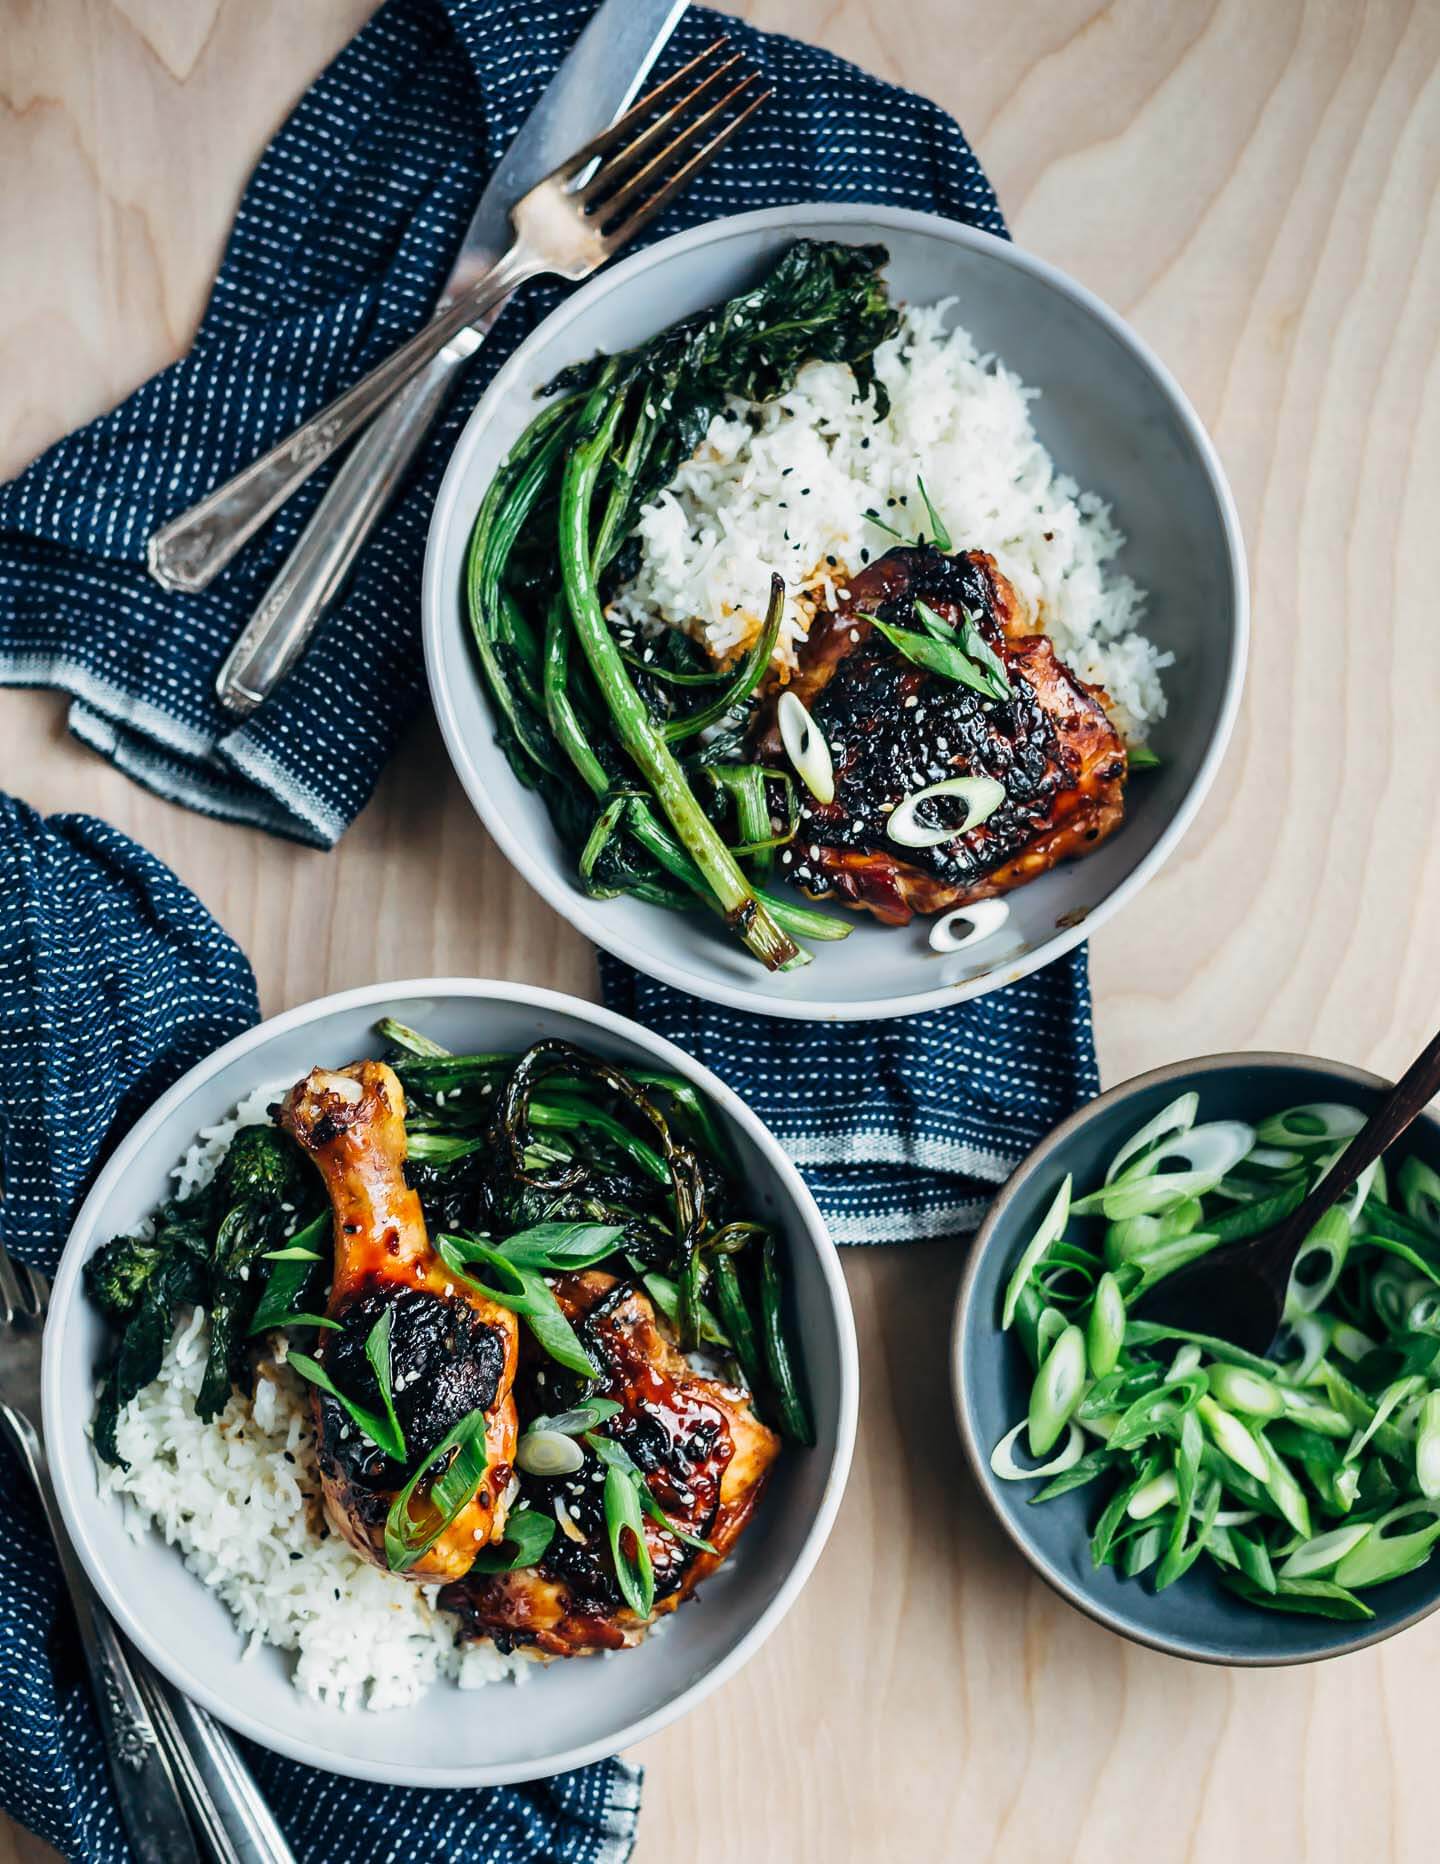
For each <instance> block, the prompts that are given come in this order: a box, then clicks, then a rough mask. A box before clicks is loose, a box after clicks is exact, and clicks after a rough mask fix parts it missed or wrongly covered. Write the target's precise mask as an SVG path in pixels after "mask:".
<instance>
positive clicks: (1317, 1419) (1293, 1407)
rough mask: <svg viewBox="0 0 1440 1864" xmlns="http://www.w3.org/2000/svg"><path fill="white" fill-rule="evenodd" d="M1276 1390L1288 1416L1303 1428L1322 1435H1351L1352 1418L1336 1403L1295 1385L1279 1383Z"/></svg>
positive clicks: (1337, 1436)
mask: <svg viewBox="0 0 1440 1864" xmlns="http://www.w3.org/2000/svg"><path fill="white" fill-rule="evenodd" d="M1275 1390H1276V1392H1277V1394H1278V1395H1279V1398H1280V1403H1281V1405H1282V1406H1283V1407H1284V1411H1285V1415H1286V1417H1288V1418H1290V1419H1292V1420H1293V1421H1294V1422H1295V1423H1296V1424H1298V1425H1299V1426H1300V1428H1301V1429H1302V1430H1310V1431H1314V1432H1315V1434H1316V1435H1317V1436H1320V1437H1335V1438H1339V1437H1349V1436H1350V1435H1351V1428H1352V1427H1351V1424H1350V1420H1349V1419H1348V1418H1347V1417H1346V1416H1345V1415H1344V1414H1343V1412H1340V1411H1337V1410H1336V1409H1335V1407H1334V1405H1330V1404H1326V1403H1325V1401H1324V1399H1323V1398H1318V1397H1316V1395H1315V1393H1314V1392H1310V1391H1304V1390H1302V1389H1301V1388H1300V1387H1298V1386H1295V1385H1277V1386H1276V1387H1275Z"/></svg>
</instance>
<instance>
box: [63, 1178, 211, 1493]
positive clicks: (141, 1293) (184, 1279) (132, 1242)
mask: <svg viewBox="0 0 1440 1864" xmlns="http://www.w3.org/2000/svg"><path fill="white" fill-rule="evenodd" d="M208 1202H209V1198H208V1193H203V1192H202V1193H201V1195H200V1196H199V1197H198V1198H192V1199H189V1200H187V1201H186V1202H184V1203H179V1202H176V1203H170V1204H167V1205H166V1206H165V1207H164V1209H163V1210H162V1211H161V1213H160V1217H159V1220H158V1221H157V1223H156V1226H155V1234H154V1236H153V1237H152V1238H143V1237H136V1236H117V1237H116V1238H115V1240H114V1241H113V1242H110V1243H107V1244H106V1245H105V1247H104V1248H103V1249H99V1250H97V1251H96V1253H95V1255H94V1256H93V1257H92V1258H91V1260H90V1261H89V1262H88V1263H87V1264H86V1267H85V1282H86V1287H87V1288H88V1290H89V1292H90V1295H91V1298H92V1299H93V1300H94V1301H95V1302H96V1304H97V1305H98V1306H99V1307H100V1308H101V1309H102V1310H103V1311H104V1313H105V1314H106V1315H107V1317H108V1318H109V1319H110V1321H111V1322H112V1323H113V1324H114V1325H115V1326H116V1327H117V1328H118V1329H119V1339H118V1341H117V1343H116V1346H115V1350H114V1353H113V1355H112V1357H111V1360H110V1364H109V1366H108V1367H107V1368H106V1371H105V1375H104V1376H105V1384H104V1389H103V1391H102V1392H101V1394H100V1403H99V1406H98V1408H97V1410H96V1413H95V1448H96V1449H97V1450H98V1451H99V1453H100V1455H101V1456H103V1457H104V1458H105V1460H106V1462H108V1463H116V1464H118V1465H119V1466H120V1467H121V1468H122V1469H123V1468H124V1467H125V1466H126V1465H125V1459H124V1457H123V1456H121V1454H120V1451H119V1448H118V1446H117V1444H116V1441H115V1429H116V1425H117V1424H118V1422H119V1419H120V1413H121V1411H122V1410H123V1409H124V1407H125V1406H126V1405H127V1404H129V1402H130V1400H131V1399H132V1398H133V1397H135V1395H136V1394H137V1393H138V1392H140V1391H142V1390H143V1389H144V1387H145V1386H147V1385H148V1384H149V1383H150V1381H151V1380H152V1379H153V1378H155V1377H156V1376H157V1375H158V1373H159V1371H160V1362H161V1360H162V1359H163V1358H164V1355H165V1342H166V1341H167V1340H168V1339H169V1338H170V1329H171V1326H172V1324H173V1318H174V1314H175V1310H176V1309H177V1308H178V1307H181V1306H183V1305H184V1304H186V1303H187V1302H195V1301H201V1300H204V1298H205V1295H206V1292H207V1286H208V1282H207V1275H206V1258H207V1255H208V1249H209V1244H208V1237H207V1234H206V1226H205V1224H204V1222H203V1221H202V1220H201V1213H202V1212H203V1211H204V1210H205V1209H206V1208H207V1207H208Z"/></svg>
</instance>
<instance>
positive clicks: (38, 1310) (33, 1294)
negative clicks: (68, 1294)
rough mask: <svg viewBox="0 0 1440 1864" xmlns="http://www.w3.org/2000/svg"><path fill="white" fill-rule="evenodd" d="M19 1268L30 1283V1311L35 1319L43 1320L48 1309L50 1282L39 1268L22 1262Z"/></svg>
mask: <svg viewBox="0 0 1440 1864" xmlns="http://www.w3.org/2000/svg"><path fill="white" fill-rule="evenodd" d="M20 1269H21V1273H22V1274H23V1275H24V1276H25V1277H26V1279H27V1280H28V1281H29V1283H30V1312H31V1313H32V1314H33V1315H34V1316H35V1318H36V1319H37V1320H44V1318H45V1316H46V1314H47V1313H49V1311H50V1284H49V1282H48V1281H46V1279H45V1277H44V1276H43V1275H42V1274H41V1273H40V1271H39V1269H32V1268H31V1267H30V1266H29V1265H28V1264H23V1263H22V1264H21V1265H20Z"/></svg>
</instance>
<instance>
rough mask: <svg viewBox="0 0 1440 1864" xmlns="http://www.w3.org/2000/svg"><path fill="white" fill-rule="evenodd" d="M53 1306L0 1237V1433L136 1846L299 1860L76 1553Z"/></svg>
mask: <svg viewBox="0 0 1440 1864" xmlns="http://www.w3.org/2000/svg"><path fill="white" fill-rule="evenodd" d="M49 1305H50V1286H49V1283H48V1282H47V1281H46V1280H45V1277H44V1276H43V1275H41V1274H39V1273H38V1272H37V1271H36V1270H35V1269H31V1268H27V1267H26V1266H25V1265H24V1264H23V1263H19V1262H16V1261H15V1260H14V1259H13V1258H12V1257H11V1256H10V1255H9V1254H8V1252H7V1251H6V1249H5V1248H4V1246H3V1244H0V1434H3V1435H4V1437H5V1438H6V1440H7V1441H8V1442H9V1443H10V1445H11V1447H12V1448H13V1449H14V1450H15V1453H16V1455H17V1456H18V1457H19V1458H20V1461H21V1463H22V1464H23V1465H24V1467H25V1469H26V1471H27V1472H28V1474H29V1476H30V1480H31V1481H32V1482H33V1483H34V1485H35V1490H36V1493H37V1494H38V1495H39V1497H40V1505H41V1507H42V1509H43V1510H44V1514H45V1520H46V1524H47V1525H48V1527H49V1529H50V1535H51V1538H52V1539H53V1541H54V1543H55V1551H56V1553H57V1554H58V1555H59V1557H60V1570H61V1573H62V1575H63V1577H64V1580H65V1585H66V1589H67V1591H68V1592H69V1595H70V1602H71V1605H72V1606H73V1608H74V1611H75V1621H76V1624H77V1626H78V1627H79V1631H80V1644H81V1648H82V1649H83V1651H84V1653H85V1661H86V1663H87V1665H88V1666H89V1670H90V1680H91V1682H92V1684H93V1685H94V1693H95V1705H96V1708H97V1709H98V1711H99V1715H100V1728H101V1733H102V1735H103V1737H104V1741H105V1753H106V1758H107V1759H108V1761H109V1763H110V1777H111V1780H112V1781H113V1783H114V1786H115V1796H116V1799H117V1801H118V1803H119V1807H120V1816H121V1819H122V1821H123V1822H124V1825H125V1831H126V1835H127V1837H128V1838H129V1840H130V1844H131V1847H132V1849H133V1851H134V1853H135V1856H136V1858H137V1859H139V1860H140V1864H192V1861H193V1864H203V1861H204V1860H205V1859H206V1858H207V1857H209V1858H212V1859H215V1860H218V1864H294V1859H293V1857H292V1854H291V1852H290V1849H289V1847H288V1846H287V1845H286V1843H285V1840H284V1837H283V1836H282V1835H281V1832H280V1828H279V1827H278V1826H277V1825H276V1823H275V1820H274V1817H273V1815H272V1814H271V1812H270V1809H269V1807H268V1806H267V1805H266V1804H265V1802H264V1800H263V1799H262V1798H261V1796H260V1792H259V1789H258V1788H257V1787H256V1785H255V1782H254V1780H253V1779H252V1778H251V1777H250V1772H249V1769H248V1768H247V1767H246V1765H245V1763H244V1761H243V1760H242V1759H241V1758H240V1755H239V1753H238V1752H237V1750H236V1748H235V1746H234V1743H233V1742H232V1741H231V1740H230V1737H229V1736H228V1735H227V1734H226V1733H225V1731H224V1730H223V1729H222V1728H221V1727H220V1726H219V1725H218V1724H217V1723H216V1722H214V1721H213V1720H212V1719H211V1718H210V1716H208V1715H207V1714H206V1713H205V1711H204V1710H203V1709H201V1708H199V1707H197V1706H196V1705H195V1704H194V1703H192V1702H190V1701H188V1700H187V1699H186V1698H185V1697H184V1696H182V1695H180V1694H179V1693H178V1692H174V1693H173V1694H172V1692H171V1691H170V1688H169V1685H168V1684H166V1683H164V1682H162V1681H161V1679H160V1677H159V1676H157V1675H156V1673H155V1671H154V1670H152V1669H151V1668H150V1666H149V1664H147V1663H146V1662H145V1660H144V1658H142V1657H141V1656H140V1655H139V1654H138V1652H136V1651H133V1650H131V1649H130V1647H129V1645H127V1644H126V1643H125V1641H124V1639H123V1638H122V1637H121V1636H120V1633H119V1632H118V1631H117V1630H116V1628H115V1625H114V1624H113V1622H112V1621H111V1618H110V1615H109V1613H108V1612H107V1611H106V1610H105V1608H104V1606H103V1605H102V1604H101V1602H100V1599H99V1597H98V1596H97V1594H96V1592H95V1589H94V1587H93V1586H92V1585H91V1584H90V1580H89V1577H88V1575H87V1574H86V1572H85V1569H84V1567H83V1566H81V1564H80V1561H79V1559H78V1558H77V1557H76V1553H75V1549H74V1547H73V1546H72V1545H71V1543H70V1536H69V1534H68V1533H67V1531H66V1528H65V1523H64V1520H63V1518H62V1516H61V1513H60V1506H59V1503H58V1502H57V1501H56V1499H55V1489H54V1485H53V1484H52V1482H51V1480H50V1468H49V1464H48V1462H47V1460H46V1456H45V1445H44V1441H43V1438H42V1435H41V1422H40V1357H41V1339H42V1333H43V1329H44V1325H45V1315H46V1311H47V1309H48V1308H49Z"/></svg>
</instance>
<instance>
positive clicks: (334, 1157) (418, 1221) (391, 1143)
mask: <svg viewBox="0 0 1440 1864" xmlns="http://www.w3.org/2000/svg"><path fill="white" fill-rule="evenodd" d="M281 1124H282V1126H283V1127H284V1129H285V1130H286V1132H288V1133H289V1134H290V1135H291V1136H292V1138H294V1139H295V1140H296V1141H297V1142H298V1143H299V1144H300V1145H301V1146H302V1147H303V1148H304V1149H305V1150H306V1151H307V1152H308V1153H309V1154H310V1156H311V1158H313V1159H314V1161H315V1163H316V1165H317V1166H318V1167H319V1169H320V1172H321V1175H322V1177H323V1178H324V1181H325V1186H326V1189H327V1190H328V1192H329V1194H330V1202H331V1206H332V1209H333V1213H334V1238H335V1270H334V1280H333V1282H332V1284H331V1290H330V1298H329V1302H328V1305H327V1308H326V1313H327V1315H328V1316H329V1318H330V1319H332V1320H335V1321H337V1322H338V1323H339V1330H338V1331H330V1330H326V1331H322V1332H321V1334H320V1336H319V1345H318V1346H317V1348H316V1357H317V1358H318V1359H319V1360H320V1361H321V1364H322V1365H323V1367H324V1370H325V1372H326V1373H327V1374H328V1375H329V1377H330V1379H331V1380H332V1381H333V1383H334V1384H335V1385H336V1386H337V1388H338V1389H339V1390H341V1391H342V1392H344V1393H345V1395H346V1396H347V1397H348V1398H350V1399H351V1400H352V1402H354V1403H356V1404H358V1405H363V1406H365V1407H366V1408H367V1409H369V1410H371V1411H373V1412H377V1413H378V1412H379V1411H380V1410H381V1408H382V1404H383V1400H382V1398H381V1394H380V1389H379V1385H378V1382H377V1379H376V1376H375V1372H374V1369H373V1367H372V1366H371V1364H370V1362H369V1359H368V1358H367V1355H366V1351H365V1348H366V1342H367V1340H368V1339H369V1338H370V1335H371V1332H372V1330H373V1328H374V1326H375V1323H376V1322H377V1321H378V1320H379V1319H380V1318H381V1316H382V1315H383V1314H384V1313H385V1312H386V1311H387V1309H388V1311H389V1313H390V1317H391V1320H390V1365H391V1383H392V1386H393V1400H394V1406H395V1411H396V1415H397V1417H398V1419H399V1422H400V1425H401V1428H402V1430H403V1433H404V1438H405V1450H406V1459H407V1464H408V1468H409V1470H413V1469H415V1468H416V1467H418V1465H419V1464H420V1462H421V1461H422V1459H423V1458H424V1457H425V1456H426V1455H428V1454H429V1452H430V1451H432V1450H433V1449H434V1448H435V1447H436V1445H437V1444H439V1443H440V1441H441V1439H442V1438H443V1437H444V1436H445V1435H446V1434H447V1433H448V1432H449V1431H451V1430H452V1429H453V1428H454V1427H455V1425H457V1424H458V1423H459V1422H460V1421H461V1419H462V1418H465V1417H467V1416H468V1415H470V1414H471V1413H472V1412H474V1411H476V1410H483V1411H484V1412H485V1414H486V1419H487V1427H486V1433H485V1449H486V1455H487V1467H486V1469H485V1472H484V1475H483V1476H482V1477H481V1479H480V1482H479V1484H478V1486H477V1488H476V1490H475V1493H474V1496H473V1497H472V1499H471V1501H470V1502H469V1503H468V1505H467V1506H466V1507H464V1508H463V1509H461V1511H460V1513H459V1515H458V1516H457V1517H456V1519H455V1520H454V1521H452V1522H451V1523H450V1525H449V1526H448V1527H447V1528H446V1529H445V1531H444V1532H443V1533H442V1534H441V1535H440V1537H439V1538H438V1539H437V1540H436V1541H435V1543H434V1545H433V1546H431V1547H430V1548H429V1549H428V1551H427V1552H425V1553H424V1554H423V1555H422V1556H421V1557H420V1558H419V1560H418V1561H416V1563H415V1564H414V1565H413V1566H412V1567H411V1568H410V1569H409V1571H408V1573H407V1575H406V1576H407V1577H408V1578H410V1579H412V1580H416V1581H418V1582H420V1583H422V1584H431V1585H433V1584H434V1583H435V1582H436V1581H439V1580H446V1579H453V1578H456V1577H457V1576H458V1575H460V1574H461V1573H464V1572H466V1571H467V1570H468V1569H469V1567H470V1565H471V1563H472V1561H473V1560H474V1558H475V1555H476V1553H477V1551H478V1550H479V1549H480V1548H481V1547H482V1546H485V1545H487V1544H489V1543H490V1542H491V1541H495V1540H499V1539H500V1538H501V1536H502V1535H503V1533H504V1527H505V1500H504V1498H505V1494H506V1490H507V1489H508V1487H509V1485H510V1479H511V1466H512V1463H513V1460H514V1455H515V1437H516V1412H515V1400H514V1396H513V1394H512V1387H513V1385H514V1381H515V1368H516V1356H517V1325H516V1319H515V1316H514V1314H512V1313H511V1312H510V1311H509V1310H508V1309H507V1308H504V1307H501V1306H499V1305H498V1304H497V1303H496V1302H493V1301H490V1300H487V1299H486V1297H485V1296H484V1295H483V1294H482V1293H481V1292H480V1291H479V1290H478V1289H475V1288H474V1287H471V1286H468V1285H462V1284H461V1283H459V1282H458V1281H457V1280H456V1278H455V1277H454V1276H452V1275H451V1274H450V1273H449V1271H448V1270H447V1269H446V1267H445V1265H444V1263H443V1262H442V1261H441V1260H440V1258H439V1257H438V1256H437V1255H436V1253H435V1251H434V1249H433V1248H432V1247H431V1243H430V1238H429V1235H428V1233H427V1231H426V1228H425V1218H424V1215H423V1214H422V1212H421V1208H420V1200H419V1198H418V1197H417V1196H416V1194H415V1192H414V1191H413V1190H411V1188H410V1186H409V1185H408V1184H407V1182H406V1179H405V1156H406V1138H405V1094H404V1090H403V1088H402V1087H401V1085H400V1082H399V1081H398V1079H397V1078H396V1076H395V1074H394V1072H393V1071H392V1070H391V1069H390V1068H387V1067H386V1066H385V1065H384V1063H383V1062H372V1061H363V1062H355V1063H354V1064H353V1065H352V1066H350V1067H348V1068H342V1069H340V1070H338V1071H336V1072H331V1071H329V1070H326V1069H323V1068H315V1069H312V1070H311V1072H310V1073H309V1074H308V1075H307V1076H306V1077H305V1079H304V1080H303V1081H301V1082H299V1083H298V1084H297V1085H296V1086H295V1087H294V1088H292V1089H291V1091H290V1093H289V1094H288V1095H287V1096H286V1098H285V1101H284V1104H283V1107H282V1110H281ZM312 1403H313V1406H314V1415H315V1427H316V1441H317V1444H318V1447H319V1455H320V1468H321V1475H322V1481H323V1487H324V1495H325V1511H326V1514H327V1516H328V1517H329V1519H330V1521H331V1523H332V1525H333V1526H334V1527H335V1529H336V1530H337V1532H339V1533H340V1534H342V1535H343V1536H344V1538H345V1539H346V1540H347V1541H348V1542H349V1543H350V1545H351V1546H352V1547H354V1548H355V1549H356V1551H357V1552H359V1553H360V1554H362V1555H363V1556H364V1557H365V1558H366V1559H368V1560H370V1561H371V1562H373V1563H374V1564H375V1565H377V1566H384V1565H385V1564H386V1560H385V1552H384V1528H385V1518H386V1515H387V1513H388V1512H389V1508H390V1504H391V1502H392V1501H393V1500H394V1498H395V1495H396V1494H397V1493H398V1492H399V1490H400V1489H402V1488H403V1487H404V1485H405V1480H406V1476H407V1473H408V1472H407V1469H406V1468H402V1467H400V1466H399V1465H397V1464H396V1463H395V1462H393V1461H391V1459H390V1458H389V1457H387V1456H386V1454H385V1453H384V1451H383V1450H381V1449H379V1448H378V1447H377V1446H376V1445H375V1444H374V1443H371V1442H369V1441H368V1439H366V1438H365V1437H364V1436H363V1435H362V1434H361V1433H360V1432H359V1431H358V1430H356V1429H355V1427H354V1426H353V1425H352V1424H351V1422H350V1421H349V1419H348V1417H347V1415H346V1412H345V1410H344V1407H343V1406H342V1405H341V1404H340V1403H339V1402H338V1401H337V1400H336V1399H335V1398H334V1397H332V1396H331V1395H330V1394H329V1393H327V1392H324V1391H321V1390H320V1389H318V1388H315V1389H314V1390H313V1391H312Z"/></svg>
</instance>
